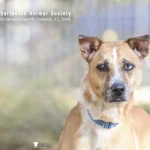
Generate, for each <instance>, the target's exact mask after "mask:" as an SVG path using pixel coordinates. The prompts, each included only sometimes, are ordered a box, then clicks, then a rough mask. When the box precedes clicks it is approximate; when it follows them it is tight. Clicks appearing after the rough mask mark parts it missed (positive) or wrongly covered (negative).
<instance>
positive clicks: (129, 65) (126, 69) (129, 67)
mask: <svg viewBox="0 0 150 150" xmlns="http://www.w3.org/2000/svg"><path fill="white" fill-rule="evenodd" d="M133 69H134V65H133V64H129V63H126V64H124V70H125V71H130V70H133Z"/></svg>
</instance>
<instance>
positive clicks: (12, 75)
mask: <svg viewBox="0 0 150 150" xmlns="http://www.w3.org/2000/svg"><path fill="white" fill-rule="evenodd" d="M30 10H33V11H37V10H38V11H47V10H48V11H51V10H60V11H71V12H72V15H71V19H72V20H71V21H64V22H40V21H39V22H38V21H18V22H17V21H14V22H6V21H1V22H0V150H32V149H34V148H33V142H35V141H36V142H39V143H46V144H48V145H49V149H50V150H55V149H56V146H57V143H58V139H59V136H60V134H61V132H62V129H63V127H64V123H65V121H66V117H67V116H68V113H69V111H70V109H71V108H72V107H73V106H74V105H75V104H76V100H77V99H78V90H79V85H80V80H81V78H82V76H83V74H84V72H85V71H86V70H87V65H86V63H85V61H83V60H82V58H81V56H80V51H79V46H78V43H77V36H78V34H84V35H89V36H92V35H93V36H98V37H100V38H101V39H103V40H117V39H119V40H125V39H127V38H128V37H133V36H139V35H144V34H148V33H150V0H143V1H140V0H126V1H124V0H101V1H100V0H93V1H90V0H82V1H81V0H36V1H35V0H0V11H16V12H17V11H18V12H19V11H26V12H28V11H30ZM143 69H144V71H143V81H142V85H141V87H140V88H138V89H137V91H136V102H135V103H136V104H137V105H141V107H143V108H144V109H145V110H146V111H148V112H150V102H149V101H148V100H149V97H150V86H149V85H150V56H148V57H147V58H146V59H145V60H144V62H143Z"/></svg>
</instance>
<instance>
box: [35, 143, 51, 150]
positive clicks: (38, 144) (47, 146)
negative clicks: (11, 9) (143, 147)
mask: <svg viewBox="0 0 150 150" xmlns="http://www.w3.org/2000/svg"><path fill="white" fill-rule="evenodd" d="M33 146H34V148H40V149H41V148H43V149H44V148H49V145H48V144H41V143H39V142H33Z"/></svg>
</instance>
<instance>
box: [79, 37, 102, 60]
mask: <svg viewBox="0 0 150 150" xmlns="http://www.w3.org/2000/svg"><path fill="white" fill-rule="evenodd" d="M78 42H79V45H80V50H81V55H82V57H83V58H84V59H85V60H86V61H87V62H90V61H91V60H92V57H93V56H94V54H95V53H96V52H97V51H98V50H99V48H100V45H101V44H102V43H103V41H101V40H100V39H99V38H97V37H88V36H85V35H79V36H78Z"/></svg>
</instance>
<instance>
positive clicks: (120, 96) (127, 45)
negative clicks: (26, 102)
mask: <svg viewBox="0 0 150 150" xmlns="http://www.w3.org/2000/svg"><path fill="white" fill-rule="evenodd" d="M78 41H79V45H80V50H81V54H82V57H83V58H84V59H85V60H86V61H87V62H88V65H89V70H88V74H87V76H88V82H89V86H90V89H91V90H92V92H93V93H94V94H95V95H96V96H97V97H98V98H99V99H101V100H104V101H105V102H107V103H109V102H119V103H120V102H123V101H127V100H129V99H130V97H131V94H132V93H133V91H134V89H135V87H136V86H137V85H139V84H140V82H141V75H142V71H141V66H142V65H141V61H142V60H143V59H144V58H145V57H146V56H147V55H148V50H149V43H150V42H149V41H150V36H149V35H145V36H141V37H136V38H129V39H128V40H126V41H115V42H103V41H102V40H100V39H99V38H97V37H87V36H83V35H79V37H78Z"/></svg>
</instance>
